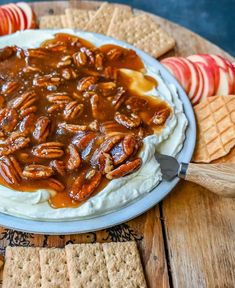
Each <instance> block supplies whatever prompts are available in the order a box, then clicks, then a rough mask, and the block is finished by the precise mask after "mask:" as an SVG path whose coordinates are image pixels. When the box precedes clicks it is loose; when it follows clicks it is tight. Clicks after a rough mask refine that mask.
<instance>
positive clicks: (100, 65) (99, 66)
mask: <svg viewBox="0 0 235 288" xmlns="http://www.w3.org/2000/svg"><path fill="white" fill-rule="evenodd" d="M103 61H104V55H103V54H101V53H98V54H96V55H95V67H96V69H97V70H103Z"/></svg>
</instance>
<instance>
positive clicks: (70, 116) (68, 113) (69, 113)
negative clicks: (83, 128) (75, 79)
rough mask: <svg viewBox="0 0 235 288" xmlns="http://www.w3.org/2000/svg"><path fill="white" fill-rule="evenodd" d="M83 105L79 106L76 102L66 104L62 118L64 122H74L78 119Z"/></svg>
mask: <svg viewBox="0 0 235 288" xmlns="http://www.w3.org/2000/svg"><path fill="white" fill-rule="evenodd" d="M83 109H84V105H83V104H79V103H78V102H77V101H72V102H70V103H68V104H67V105H66V106H65V108H64V118H65V120H69V121H71V120H74V119H76V118H78V117H79V116H80V115H81V113H82V112H83Z"/></svg>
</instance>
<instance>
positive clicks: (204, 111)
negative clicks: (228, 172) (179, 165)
mask: <svg viewBox="0 0 235 288" xmlns="http://www.w3.org/2000/svg"><path fill="white" fill-rule="evenodd" d="M194 111H195V116H196V120H197V127H198V133H197V136H198V137H197V144H196V148H195V152H194V155H193V161H194V162H205V163H209V162H211V161H213V160H215V159H218V158H220V157H223V156H225V155H227V154H228V153H229V152H230V150H231V149H232V148H233V147H234V146H235V95H233V96H232V95H229V96H212V97H208V98H206V99H205V100H203V101H202V102H201V103H199V104H198V105H196V106H195V107H194Z"/></svg>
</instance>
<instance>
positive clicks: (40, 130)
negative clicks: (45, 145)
mask: <svg viewBox="0 0 235 288" xmlns="http://www.w3.org/2000/svg"><path fill="white" fill-rule="evenodd" d="M49 133H50V120H49V118H48V117H46V116H42V117H39V118H38V120H37V122H36V125H35V130H34V132H33V137H34V139H36V140H37V141H38V142H39V143H42V142H45V141H46V139H47V137H48V135H49Z"/></svg>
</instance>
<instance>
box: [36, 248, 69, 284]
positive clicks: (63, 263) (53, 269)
mask: <svg viewBox="0 0 235 288" xmlns="http://www.w3.org/2000/svg"><path fill="white" fill-rule="evenodd" d="M39 258H40V266H41V277H42V280H41V282H42V283H41V284H42V288H55V287H57V288H66V287H69V277H68V270H67V259H66V253H65V250H64V249H59V248H45V249H44V248H42V249H41V250H40V251H39Z"/></svg>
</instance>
